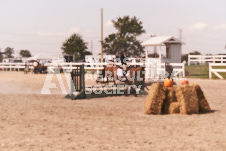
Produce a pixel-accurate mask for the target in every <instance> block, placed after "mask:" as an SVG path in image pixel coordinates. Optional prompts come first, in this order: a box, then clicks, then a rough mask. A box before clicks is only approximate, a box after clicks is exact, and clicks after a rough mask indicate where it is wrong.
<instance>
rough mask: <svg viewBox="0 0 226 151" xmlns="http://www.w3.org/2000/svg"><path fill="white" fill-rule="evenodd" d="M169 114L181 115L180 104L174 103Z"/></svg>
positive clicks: (170, 106)
mask: <svg viewBox="0 0 226 151" xmlns="http://www.w3.org/2000/svg"><path fill="white" fill-rule="evenodd" d="M168 113H169V114H176V113H180V106H179V102H172V103H170V105H169V108H168Z"/></svg>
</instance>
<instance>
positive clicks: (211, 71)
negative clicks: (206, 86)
mask: <svg viewBox="0 0 226 151" xmlns="http://www.w3.org/2000/svg"><path fill="white" fill-rule="evenodd" d="M214 66H215V67H216V66H218V67H225V69H214V68H213V67H214ZM219 72H221V73H222V72H226V63H210V64H209V78H210V79H212V73H213V74H215V75H216V76H217V77H218V78H220V79H224V78H223V77H222V76H221V75H220V74H219Z"/></svg>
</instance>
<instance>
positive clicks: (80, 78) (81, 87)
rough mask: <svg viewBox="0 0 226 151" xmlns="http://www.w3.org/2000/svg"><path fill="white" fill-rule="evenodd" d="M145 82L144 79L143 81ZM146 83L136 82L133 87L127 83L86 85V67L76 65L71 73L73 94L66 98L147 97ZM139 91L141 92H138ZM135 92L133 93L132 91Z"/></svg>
mask: <svg viewBox="0 0 226 151" xmlns="http://www.w3.org/2000/svg"><path fill="white" fill-rule="evenodd" d="M143 80H144V79H143ZM144 84H145V83H144V81H136V80H135V82H134V83H133V84H132V85H126V84H125V83H122V82H121V83H117V84H114V85H108V84H107V85H95V86H91V85H89V86H87V85H85V70H84V65H76V66H75V69H73V70H72V72H71V85H70V89H71V92H70V94H68V95H67V96H66V98H70V99H73V100H74V99H89V98H98V97H107V96H122V95H125V96H128V95H131V94H134V95H135V96H137V94H139V95H146V94H147V92H146V91H145V90H144ZM137 89H139V91H137ZM131 90H133V91H131Z"/></svg>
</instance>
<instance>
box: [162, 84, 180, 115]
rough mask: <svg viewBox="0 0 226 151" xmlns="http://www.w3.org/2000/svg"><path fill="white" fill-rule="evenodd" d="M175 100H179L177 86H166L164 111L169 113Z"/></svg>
mask: <svg viewBox="0 0 226 151" xmlns="http://www.w3.org/2000/svg"><path fill="white" fill-rule="evenodd" d="M173 102H177V97H176V93H175V87H169V88H166V98H165V100H164V101H163V106H162V113H164V114H168V113H169V106H170V104H171V103H173Z"/></svg>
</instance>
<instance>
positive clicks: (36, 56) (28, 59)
mask: <svg viewBox="0 0 226 151" xmlns="http://www.w3.org/2000/svg"><path fill="white" fill-rule="evenodd" d="M39 57H40V54H37V55H35V56H33V57H29V58H27V59H26V61H30V60H38V58H39Z"/></svg>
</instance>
